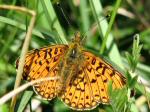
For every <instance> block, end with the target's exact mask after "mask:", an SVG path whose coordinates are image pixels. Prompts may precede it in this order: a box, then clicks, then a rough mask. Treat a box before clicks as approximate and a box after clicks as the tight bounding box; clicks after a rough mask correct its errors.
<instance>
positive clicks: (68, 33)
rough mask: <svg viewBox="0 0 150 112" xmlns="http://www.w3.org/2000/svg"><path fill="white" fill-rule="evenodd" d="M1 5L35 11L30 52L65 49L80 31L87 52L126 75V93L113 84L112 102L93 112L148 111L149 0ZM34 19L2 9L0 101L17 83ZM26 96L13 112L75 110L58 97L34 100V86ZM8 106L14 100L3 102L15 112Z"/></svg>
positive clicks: (35, 0)
mask: <svg viewBox="0 0 150 112" xmlns="http://www.w3.org/2000/svg"><path fill="white" fill-rule="evenodd" d="M58 2H59V4H58ZM3 5H14V6H19V7H26V8H27V9H28V10H33V11H35V12H36V20H35V24H34V28H33V31H32V36H29V37H31V41H30V43H28V44H29V49H30V50H31V49H34V48H40V47H43V46H48V45H52V44H67V43H69V41H71V38H73V37H74V33H75V32H76V31H80V32H81V34H82V35H83V38H84V40H85V43H84V47H85V49H87V50H89V51H91V52H93V53H96V54H97V55H103V56H104V57H107V58H109V60H110V61H111V62H112V65H114V66H116V68H120V69H122V70H123V71H124V75H125V77H126V79H127V89H122V90H119V91H118V90H112V87H111V83H110V85H109V92H110V93H111V95H110V97H111V98H112V102H111V103H110V105H103V104H100V105H99V106H98V107H97V108H96V109H94V110H91V112H149V111H150V103H149V101H150V61H149V56H150V51H149V50H150V15H149V13H150V9H149V5H150V1H149V0H144V1H141V0H125V1H123V0H115V1H107V0H63V1H61V0H51V1H50V0H8V1H6V0H0V6H3ZM31 19H32V16H31V15H29V14H27V13H24V12H22V11H20V10H19V9H17V10H12V9H11V7H10V8H9V9H2V8H1V7H0V97H2V96H4V95H6V94H7V93H9V92H10V91H13V88H14V85H15V84H16V81H15V79H16V74H17V73H16V68H15V63H16V62H15V61H16V59H17V58H18V57H19V56H20V54H21V51H22V46H23V44H24V39H25V36H26V33H27V31H28V29H29V30H30V28H29V25H30V22H31ZM24 83H25V82H24V81H22V82H21V85H22V84H24ZM18 84H19V83H18ZM24 91H25V92H21V93H19V94H18V95H17V96H18V97H17V103H16V106H15V112H23V111H25V109H26V110H30V111H31V112H34V111H35V112H36V111H38V112H39V111H43V112H48V111H54V112H66V111H68V112H69V111H71V109H69V108H68V107H66V106H65V105H64V104H63V103H62V102H61V101H60V100H59V99H57V98H56V99H54V100H52V101H50V102H48V101H45V100H42V99H40V98H38V97H36V95H35V94H34V93H33V91H32V88H31V87H29V88H28V89H25V90H24ZM133 93H134V94H133ZM33 102H34V104H33ZM10 105H11V100H9V101H7V102H5V103H4V104H2V105H0V111H2V112H7V111H9V109H10V108H11V109H12V108H13V107H10ZM31 105H32V106H31ZM36 105H37V106H36ZM10 111H12V110H10Z"/></svg>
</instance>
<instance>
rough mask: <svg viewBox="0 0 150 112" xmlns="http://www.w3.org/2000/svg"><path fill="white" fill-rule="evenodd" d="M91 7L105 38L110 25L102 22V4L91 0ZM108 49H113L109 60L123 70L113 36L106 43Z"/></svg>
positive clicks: (110, 35)
mask: <svg viewBox="0 0 150 112" xmlns="http://www.w3.org/2000/svg"><path fill="white" fill-rule="evenodd" d="M90 5H91V7H92V12H93V15H94V16H95V19H96V21H97V22H98V28H99V32H102V35H103V37H104V35H105V34H106V31H107V28H108V23H107V21H106V20H105V19H104V20H103V21H100V20H101V18H103V17H102V16H101V14H102V12H103V9H102V5H101V2H100V1H99V0H90ZM106 48H107V49H109V48H111V50H110V51H109V53H108V56H109V58H110V59H111V60H112V61H114V63H116V64H117V65H118V66H119V67H120V68H123V65H122V61H121V56H120V54H119V51H118V48H117V46H116V44H115V43H114V41H113V36H112V34H109V35H108V39H107V41H106Z"/></svg>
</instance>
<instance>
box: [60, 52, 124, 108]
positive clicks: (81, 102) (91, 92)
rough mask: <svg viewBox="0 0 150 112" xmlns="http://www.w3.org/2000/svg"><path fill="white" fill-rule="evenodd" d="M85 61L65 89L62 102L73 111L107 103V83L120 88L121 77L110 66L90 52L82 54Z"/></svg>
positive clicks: (121, 84)
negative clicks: (110, 82)
mask: <svg viewBox="0 0 150 112" xmlns="http://www.w3.org/2000/svg"><path fill="white" fill-rule="evenodd" d="M83 55H84V57H85V61H84V63H83V66H82V67H81V68H80V70H79V71H78V73H77V74H75V75H76V78H75V79H74V80H73V81H72V82H70V84H69V85H68V86H67V87H66V91H65V93H64V95H62V96H61V99H62V101H63V102H64V103H65V104H67V105H68V106H69V107H71V108H73V109H75V110H91V109H93V108H95V107H96V106H97V105H98V104H99V103H109V102H110V98H109V95H108V82H109V81H112V82H113V84H112V86H113V88H114V89H119V88H122V87H123V86H124V84H125V78H124V77H123V75H122V74H121V73H120V72H118V71H117V70H115V69H114V68H113V67H112V66H111V65H109V64H108V63H106V62H105V61H104V60H102V59H101V58H99V57H96V56H95V55H93V54H92V53H90V52H83Z"/></svg>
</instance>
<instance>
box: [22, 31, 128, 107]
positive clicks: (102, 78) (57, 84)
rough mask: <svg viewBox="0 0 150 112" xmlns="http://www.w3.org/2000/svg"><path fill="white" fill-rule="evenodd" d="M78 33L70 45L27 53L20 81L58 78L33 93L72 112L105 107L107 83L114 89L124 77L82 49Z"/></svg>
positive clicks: (119, 86) (45, 83)
mask: <svg viewBox="0 0 150 112" xmlns="http://www.w3.org/2000/svg"><path fill="white" fill-rule="evenodd" d="M80 38H81V36H80V33H79V32H77V33H76V35H75V39H74V40H73V41H72V42H71V43H70V44H69V45H53V46H49V47H44V48H41V49H39V50H37V49H35V50H32V51H30V52H29V53H27V55H26V59H25V65H24V70H23V71H24V73H23V79H25V80H28V81H33V80H36V79H40V78H46V77H56V76H59V77H60V79H57V80H51V81H44V82H41V83H38V84H36V85H35V86H34V90H35V92H36V93H37V94H38V95H40V96H42V98H44V99H47V100H52V99H53V98H55V97H57V96H58V97H59V98H60V99H61V100H62V101H63V102H64V103H65V104H66V105H68V106H69V107H70V108H72V109H74V110H91V109H93V108H95V107H96V106H97V105H98V104H99V103H104V104H108V103H109V102H110V96H109V94H108V82H109V81H112V82H113V83H112V87H113V89H120V88H122V87H123V86H124V85H125V80H126V79H125V78H124V76H123V75H122V74H121V73H120V72H118V71H117V70H116V69H115V68H113V67H112V66H111V65H110V64H109V63H107V62H106V61H104V60H103V59H102V58H100V57H97V56H95V55H94V54H92V53H90V52H88V51H86V50H84V49H83V47H82V45H81V40H80Z"/></svg>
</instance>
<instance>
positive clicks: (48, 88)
mask: <svg viewBox="0 0 150 112" xmlns="http://www.w3.org/2000/svg"><path fill="white" fill-rule="evenodd" d="M67 49H68V46H67V45H54V46H50V47H44V48H41V49H39V50H37V49H35V50H32V51H30V52H29V53H28V54H27V55H26V59H25V65H24V70H23V72H24V73H23V79H25V80H28V81H32V80H36V79H40V78H46V77H55V76H58V64H59V62H60V59H61V58H62V57H63V56H64V54H65V52H66V50H67ZM17 62H18V61H17ZM58 86H59V80H51V81H45V82H41V83H39V84H36V85H35V86H34V90H35V92H36V93H37V94H39V95H40V96H42V97H43V98H45V99H49V100H51V99H52V98H54V97H55V96H56V95H57V92H58V91H57V88H58Z"/></svg>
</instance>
